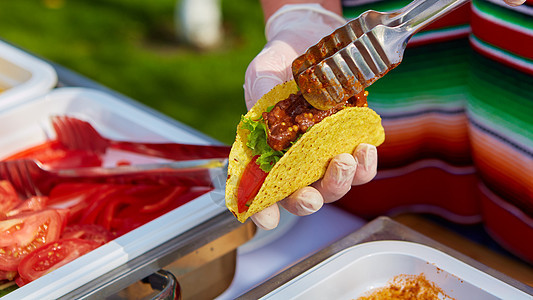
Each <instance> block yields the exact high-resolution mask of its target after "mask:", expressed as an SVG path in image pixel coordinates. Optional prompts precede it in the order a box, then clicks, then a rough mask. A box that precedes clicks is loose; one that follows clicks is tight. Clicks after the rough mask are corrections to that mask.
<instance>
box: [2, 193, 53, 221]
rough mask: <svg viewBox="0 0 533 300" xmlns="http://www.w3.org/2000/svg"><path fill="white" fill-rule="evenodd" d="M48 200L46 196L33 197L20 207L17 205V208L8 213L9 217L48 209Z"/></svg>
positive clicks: (23, 202)
mask: <svg viewBox="0 0 533 300" xmlns="http://www.w3.org/2000/svg"><path fill="white" fill-rule="evenodd" d="M47 200H48V197H46V196H33V197H30V198H28V199H26V200H24V201H22V203H20V204H19V205H17V206H16V207H15V208H13V209H12V210H10V211H9V212H8V213H7V216H8V217H12V216H15V215H18V214H20V213H23V212H30V211H40V210H43V209H45V207H46V201H47Z"/></svg>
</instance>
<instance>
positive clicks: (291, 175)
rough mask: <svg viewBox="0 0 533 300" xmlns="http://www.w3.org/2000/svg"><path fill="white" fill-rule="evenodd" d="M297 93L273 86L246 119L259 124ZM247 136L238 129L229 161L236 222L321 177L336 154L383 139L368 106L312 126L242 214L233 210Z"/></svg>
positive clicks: (291, 85) (246, 158)
mask: <svg viewBox="0 0 533 300" xmlns="http://www.w3.org/2000/svg"><path fill="white" fill-rule="evenodd" d="M297 91H298V88H297V86H296V83H295V82H294V81H290V82H286V83H283V84H280V85H278V86H276V87H274V88H273V89H272V90H271V91H270V92H268V93H267V94H265V95H264V96H263V97H262V98H261V99H259V101H257V103H256V104H255V105H254V106H253V107H252V109H250V111H248V113H247V114H246V116H245V117H248V118H250V119H252V120H256V119H258V118H259V117H260V116H261V114H262V113H263V112H264V111H265V110H266V109H267V108H268V107H270V106H272V105H274V104H276V103H277V102H279V101H281V100H284V99H286V98H288V97H289V95H290V94H294V93H296V92H297ZM248 133H249V131H248V130H246V129H243V128H242V122H241V123H239V125H238V126H237V138H236V139H235V142H234V143H233V146H232V148H231V152H230V156H229V166H228V179H227V181H226V206H227V208H228V209H229V210H230V211H231V212H233V214H234V215H235V216H236V217H237V219H238V220H239V221H240V222H244V221H246V219H248V217H250V216H251V215H253V214H255V213H257V212H259V211H261V210H263V209H265V208H266V207H268V206H270V205H272V204H274V203H276V202H278V201H280V200H283V199H284V198H286V197H287V196H289V195H290V194H292V193H293V192H295V191H297V190H298V189H300V188H302V187H305V186H308V185H309V184H311V183H313V182H315V181H317V180H319V179H320V178H322V177H323V176H324V173H325V171H326V167H327V166H328V163H329V161H330V160H331V159H332V158H333V157H334V156H335V155H337V154H340V153H353V151H354V150H355V148H356V147H357V145H359V144H360V143H367V144H372V145H376V146H378V145H380V144H381V143H383V141H384V140H385V133H384V130H383V127H382V126H381V118H380V117H379V115H378V114H376V113H375V112H374V111H373V110H372V109H370V108H368V107H349V108H345V109H343V110H341V111H339V112H337V113H336V114H333V115H331V116H329V117H327V118H325V119H324V120H322V121H321V122H319V123H318V124H315V125H314V126H312V127H311V128H310V129H309V130H308V131H307V132H306V133H305V134H303V135H302V137H301V138H300V139H299V140H298V141H297V142H296V143H295V144H294V145H293V146H292V147H291V148H290V149H289V150H288V151H287V153H285V155H283V157H281V159H280V160H279V161H278V162H277V163H276V165H274V167H273V168H272V170H271V171H270V172H269V174H268V176H267V177H266V179H265V182H264V183H263V185H262V187H261V189H260V190H259V192H258V193H257V195H256V196H255V198H254V199H253V201H252V204H251V205H250V207H249V208H248V210H247V211H245V212H243V213H239V212H238V209H237V187H238V184H239V180H240V178H241V175H242V173H243V171H244V169H245V168H246V165H247V164H248V163H249V162H250V161H251V160H252V157H253V156H252V151H251V150H250V149H249V148H248V147H247V146H246V142H247V140H248Z"/></svg>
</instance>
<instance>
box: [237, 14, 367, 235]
mask: <svg viewBox="0 0 533 300" xmlns="http://www.w3.org/2000/svg"><path fill="white" fill-rule="evenodd" d="M345 22H346V21H345V20H344V19H343V18H342V17H341V16H339V15H337V14H335V13H333V12H331V11H328V10H325V9H324V8H322V6H320V5H318V4H296V5H285V6H283V7H282V8H280V9H279V10H278V11H277V12H275V13H274V14H273V15H272V16H271V17H270V18H269V20H268V21H267V24H266V28H265V32H266V37H267V41H268V42H267V44H266V45H265V47H264V49H263V50H262V51H261V52H260V53H259V54H258V55H257V57H256V58H255V59H254V60H253V61H252V62H251V63H250V65H249V66H248V69H247V70H246V77H245V83H244V92H245V100H246V105H247V107H248V109H250V108H251V107H252V106H253V105H254V104H255V102H256V101H257V100H258V99H259V98H261V96H263V94H265V93H266V92H268V91H270V90H271V89H272V88H273V87H274V86H276V85H278V84H280V83H283V82H286V81H288V80H291V79H292V71H291V64H292V61H293V60H294V59H295V58H296V57H298V56H299V55H301V54H303V53H304V52H305V50H307V48H309V47H310V46H312V45H314V44H316V43H317V42H318V41H319V40H320V39H321V38H322V37H324V36H326V35H327V34H330V33H331V32H333V31H334V30H335V29H336V28H338V27H340V26H342V25H344V24H345ZM376 170H377V150H376V147H374V146H372V145H368V144H362V145H359V146H358V147H357V149H356V150H355V152H354V153H350V154H348V153H344V154H340V155H337V156H336V157H334V158H333V159H332V160H331V162H330V164H329V167H328V169H327V170H326V174H325V175H324V178H322V179H321V180H319V181H317V182H315V183H314V184H312V186H308V187H304V188H302V189H300V190H298V191H296V192H294V193H293V194H292V195H291V196H289V197H287V198H286V199H284V200H282V201H280V202H279V204H281V205H282V206H283V207H284V208H285V209H287V210H288V211H289V212H291V213H293V214H295V215H299V216H304V215H309V214H311V213H314V212H316V211H317V210H319V209H320V208H321V207H322V205H323V204H324V203H329V202H333V201H336V200H338V199H340V198H341V197H342V196H344V195H345V194H346V193H347V192H348V191H349V190H350V188H351V186H352V185H359V184H364V183H367V182H369V181H370V180H372V179H373V178H374V176H375V175H376ZM279 217H280V213H279V207H278V205H277V204H275V205H272V206H270V207H268V208H266V209H264V210H263V211H261V212H258V213H256V214H255V215H253V216H252V217H251V219H252V220H253V221H254V223H255V224H256V225H257V226H258V227H260V228H262V229H266V230H269V229H273V228H275V227H276V226H277V225H278V223H279Z"/></svg>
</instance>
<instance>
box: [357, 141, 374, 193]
mask: <svg viewBox="0 0 533 300" xmlns="http://www.w3.org/2000/svg"><path fill="white" fill-rule="evenodd" d="M353 156H354V157H355V158H356V160H357V172H355V176H354V177H353V181H352V185H361V184H365V183H367V182H369V181H370V180H372V179H373V178H374V177H375V176H376V173H377V168H378V150H377V149H376V146H374V145H370V144H360V145H359V146H357V148H355V151H354V154H353Z"/></svg>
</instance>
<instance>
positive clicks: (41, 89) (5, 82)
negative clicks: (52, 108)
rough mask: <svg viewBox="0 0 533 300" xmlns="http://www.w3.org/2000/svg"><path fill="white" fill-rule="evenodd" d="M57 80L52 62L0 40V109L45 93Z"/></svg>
mask: <svg viewBox="0 0 533 300" xmlns="http://www.w3.org/2000/svg"><path fill="white" fill-rule="evenodd" d="M56 84H57V74H56V72H55V70H54V68H53V67H52V66H51V65H49V64H48V63H46V62H44V61H42V60H39V59H37V58H35V57H33V56H31V55H29V54H27V53H25V52H23V51H21V50H19V49H17V48H15V47H13V46H11V45H9V44H7V43H5V42H2V41H0V110H4V109H7V108H9V107H12V106H14V105H17V104H21V103H24V102H27V101H29V100H30V99H32V98H34V97H37V96H40V95H43V94H45V93H47V92H48V91H50V90H51V89H52V88H53V87H54V86H55V85H56Z"/></svg>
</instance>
